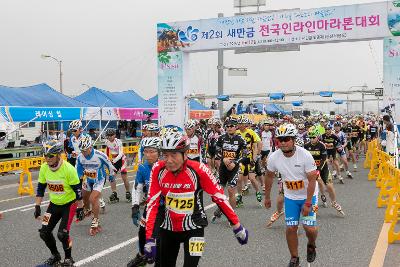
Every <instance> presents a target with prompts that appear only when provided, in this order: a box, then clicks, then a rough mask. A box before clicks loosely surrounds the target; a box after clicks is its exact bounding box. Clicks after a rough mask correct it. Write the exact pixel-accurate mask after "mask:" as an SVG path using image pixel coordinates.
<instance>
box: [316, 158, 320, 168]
mask: <svg viewBox="0 0 400 267" xmlns="http://www.w3.org/2000/svg"><path fill="white" fill-rule="evenodd" d="M315 165H316V166H317V167H318V166H319V165H321V160H320V159H316V160H315Z"/></svg>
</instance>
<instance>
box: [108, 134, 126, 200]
mask: <svg viewBox="0 0 400 267" xmlns="http://www.w3.org/2000/svg"><path fill="white" fill-rule="evenodd" d="M105 134H106V137H107V139H106V141H105V144H106V155H107V157H108V158H109V159H110V160H111V162H112V164H113V166H114V168H115V170H116V172H115V176H116V175H117V173H118V172H121V178H122V181H123V182H124V186H125V192H126V193H125V198H126V200H127V201H128V202H131V201H132V197H131V192H130V191H129V190H130V188H129V182H128V174H127V160H126V156H125V154H124V147H123V146H122V142H121V140H119V139H118V138H116V131H115V129H112V128H108V129H107V130H106V132H105ZM115 176H110V178H109V181H110V185H111V191H112V193H111V195H110V202H111V203H115V202H118V201H119V198H118V194H117V182H116V181H115Z"/></svg>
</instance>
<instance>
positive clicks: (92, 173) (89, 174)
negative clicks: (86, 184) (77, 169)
mask: <svg viewBox="0 0 400 267" xmlns="http://www.w3.org/2000/svg"><path fill="white" fill-rule="evenodd" d="M83 174H84V176H85V178H89V179H96V178H97V171H96V170H84V171H83Z"/></svg>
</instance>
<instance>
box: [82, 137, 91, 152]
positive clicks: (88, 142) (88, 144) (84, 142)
mask: <svg viewBox="0 0 400 267" xmlns="http://www.w3.org/2000/svg"><path fill="white" fill-rule="evenodd" d="M92 145H93V141H92V137H90V135H84V136H82V137H81V138H79V149H80V150H86V149H88V148H89V147H91V146H92Z"/></svg>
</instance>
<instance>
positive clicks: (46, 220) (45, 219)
mask: <svg viewBox="0 0 400 267" xmlns="http://www.w3.org/2000/svg"><path fill="white" fill-rule="evenodd" d="M50 217H51V213H48V212H46V213H45V214H44V215H43V218H42V225H48V224H49V221H50Z"/></svg>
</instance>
